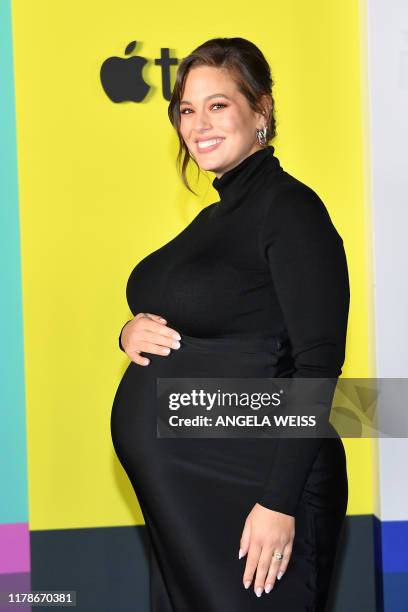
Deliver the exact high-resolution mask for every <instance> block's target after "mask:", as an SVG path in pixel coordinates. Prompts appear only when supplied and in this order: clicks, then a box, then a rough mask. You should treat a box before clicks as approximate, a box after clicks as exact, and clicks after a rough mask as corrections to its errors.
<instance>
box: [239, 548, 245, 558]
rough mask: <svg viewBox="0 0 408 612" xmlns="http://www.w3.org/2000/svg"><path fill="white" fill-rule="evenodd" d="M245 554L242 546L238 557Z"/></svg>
mask: <svg viewBox="0 0 408 612" xmlns="http://www.w3.org/2000/svg"><path fill="white" fill-rule="evenodd" d="M243 554H244V551H243V550H242V548H240V549H239V553H238V559H240V558H241V557H242V555H243Z"/></svg>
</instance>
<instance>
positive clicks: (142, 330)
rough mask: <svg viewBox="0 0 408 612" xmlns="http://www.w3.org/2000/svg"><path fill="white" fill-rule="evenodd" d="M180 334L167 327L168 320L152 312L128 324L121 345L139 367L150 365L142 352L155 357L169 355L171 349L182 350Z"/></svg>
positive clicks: (123, 331) (145, 313) (141, 314)
mask: <svg viewBox="0 0 408 612" xmlns="http://www.w3.org/2000/svg"><path fill="white" fill-rule="evenodd" d="M179 340H181V336H180V334H179V333H178V332H177V331H176V330H175V329H172V328H171V327H167V322H166V319H163V317H160V316H159V315H156V314H152V313H150V312H140V313H138V314H137V315H136V316H135V317H134V319H132V320H131V321H129V322H128V323H126V325H125V327H124V328H123V329H122V333H121V343H122V346H123V348H124V349H125V353H126V355H127V356H128V357H129V359H131V360H132V361H133V362H134V363H137V364H138V365H149V363H150V359H147V358H146V357H142V356H141V355H140V351H143V352H146V353H153V354H155V355H163V356H166V355H169V353H170V349H171V348H174V349H178V348H180V342H178V341H179Z"/></svg>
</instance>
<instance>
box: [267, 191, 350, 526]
mask: <svg viewBox="0 0 408 612" xmlns="http://www.w3.org/2000/svg"><path fill="white" fill-rule="evenodd" d="M262 250H263V255H264V257H266V258H267V261H268V263H269V268H270V272H271V275H272V279H273V282H274V285H275V289H276V294H277V296H278V299H279V303H280V305H281V308H282V312H283V317H284V320H285V323H286V327H287V331H288V335H289V337H290V341H291V345H292V356H293V359H294V365H295V372H294V373H293V375H292V376H293V377H297V378H308V377H314V378H331V377H334V378H335V380H337V378H338V377H339V376H340V374H341V372H342V365H343V362H344V356H345V346H346V332H347V319H348V311H349V300H350V293H349V279H348V270H347V260H346V255H345V252H344V248H343V241H342V239H341V237H340V236H339V234H338V233H337V231H336V229H335V227H334V225H333V224H332V222H331V219H330V216H329V214H328V212H327V209H326V207H325V206H324V204H323V202H322V201H321V199H320V198H319V196H318V195H317V194H316V193H315V192H314V191H313V190H312V189H310V188H309V187H307V186H305V185H302V186H296V187H291V188H290V189H289V190H285V191H283V192H282V193H281V194H280V195H279V196H277V197H276V199H275V200H274V201H273V202H272V203H271V204H270V206H268V208H267V213H266V217H265V223H264V227H263V239H262ZM330 407H331V406H329V407H328V409H329V410H330ZM321 443H322V438H282V439H278V440H277V443H276V448H275V454H274V457H273V464H272V468H271V470H270V473H269V475H268V478H267V482H266V484H265V489H264V492H263V495H262V497H261V499H260V500H259V503H260V504H262V505H264V506H265V507H267V508H270V509H272V510H276V511H278V512H283V513H285V514H289V515H292V516H294V515H295V512H296V506H297V503H298V501H299V499H300V495H301V492H302V489H303V487H304V484H305V481H306V479H307V476H308V473H309V471H310V469H311V467H312V464H313V462H314V460H315V458H316V456H317V453H318V451H319V448H320V445H321Z"/></svg>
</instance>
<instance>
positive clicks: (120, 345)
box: [119, 319, 132, 352]
mask: <svg viewBox="0 0 408 612" xmlns="http://www.w3.org/2000/svg"><path fill="white" fill-rule="evenodd" d="M131 320H132V319H129V321H126V323H125V325H124V326H123V327H122V329H121V330H120V334H119V348H120V350H121V351H123V352H125V349H124V348H123V346H122V332H123V330H124V328H125V326H126V325H127V324H128V323H129V322H130V321H131Z"/></svg>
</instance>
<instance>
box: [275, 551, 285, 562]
mask: <svg viewBox="0 0 408 612" xmlns="http://www.w3.org/2000/svg"><path fill="white" fill-rule="evenodd" d="M273 556H274V557H275V559H278V560H279V561H280V560H281V559H283V555H282V553H280V552H276V553H274V555H273Z"/></svg>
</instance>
